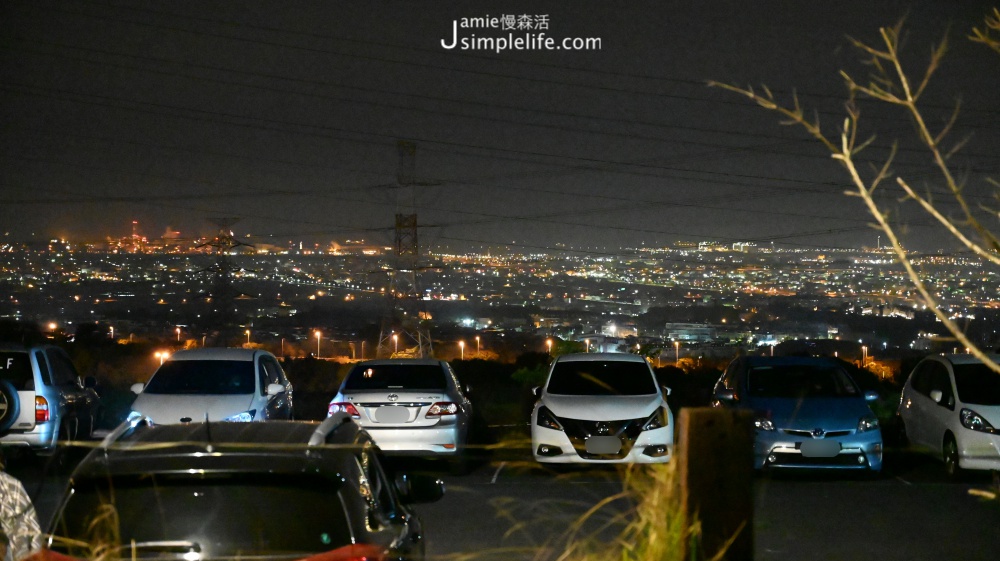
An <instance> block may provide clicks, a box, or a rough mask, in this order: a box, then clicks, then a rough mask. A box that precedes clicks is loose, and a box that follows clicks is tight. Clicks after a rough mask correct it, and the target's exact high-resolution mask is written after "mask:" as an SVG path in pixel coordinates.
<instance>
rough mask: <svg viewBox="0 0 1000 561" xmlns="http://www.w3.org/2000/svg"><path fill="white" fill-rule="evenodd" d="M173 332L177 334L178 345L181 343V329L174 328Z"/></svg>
mask: <svg viewBox="0 0 1000 561" xmlns="http://www.w3.org/2000/svg"><path fill="white" fill-rule="evenodd" d="M174 331H176V332H177V342H178V343H180V342H181V328H180V327H175V328H174Z"/></svg>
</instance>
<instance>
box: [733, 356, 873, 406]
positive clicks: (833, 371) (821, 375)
mask: <svg viewBox="0 0 1000 561" xmlns="http://www.w3.org/2000/svg"><path fill="white" fill-rule="evenodd" d="M747 391H748V392H749V394H750V395H751V396H753V397H778V398H802V397H857V396H859V395H860V390H858V387H857V386H856V385H855V384H854V381H853V380H851V377H850V376H848V375H847V373H846V372H844V370H842V369H840V368H836V367H831V366H817V365H798V364H795V365H773V366H759V367H755V368H751V369H750V371H749V372H747Z"/></svg>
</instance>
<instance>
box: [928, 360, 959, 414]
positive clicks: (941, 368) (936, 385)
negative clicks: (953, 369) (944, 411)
mask: <svg viewBox="0 0 1000 561" xmlns="http://www.w3.org/2000/svg"><path fill="white" fill-rule="evenodd" d="M932 364H933V365H934V366H933V367H932V368H929V369H928V371H927V372H928V376H927V378H928V381H929V384H930V385H929V387H930V391H934V390H937V391H940V392H941V401H940V403H941V404H942V405H945V406H948V407H954V406H955V395H954V392H952V390H951V377H950V376H948V368H947V367H946V366H945V365H943V364H941V363H940V362H934V363H932Z"/></svg>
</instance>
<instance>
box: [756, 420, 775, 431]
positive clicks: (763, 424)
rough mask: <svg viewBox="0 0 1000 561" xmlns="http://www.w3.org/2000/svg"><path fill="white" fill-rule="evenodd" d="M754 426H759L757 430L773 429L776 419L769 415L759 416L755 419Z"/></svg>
mask: <svg viewBox="0 0 1000 561" xmlns="http://www.w3.org/2000/svg"><path fill="white" fill-rule="evenodd" d="M753 426H755V427H757V430H766V431H773V430H774V421H772V420H771V419H768V418H767V417H757V418H756V419H754V420H753Z"/></svg>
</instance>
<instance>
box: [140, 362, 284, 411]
mask: <svg viewBox="0 0 1000 561" xmlns="http://www.w3.org/2000/svg"><path fill="white" fill-rule="evenodd" d="M132 391H133V392H134V393H136V394H138V396H137V397H136V399H135V402H133V404H132V411H131V412H130V413H129V415H128V418H129V419H137V418H140V417H146V418H148V419H150V420H151V422H153V423H156V424H169V423H190V422H198V421H205V420H208V421H235V422H250V421H267V420H271V419H286V420H287V419H291V418H292V417H293V404H292V383H291V382H289V381H288V378H287V377H286V376H285V372H284V370H282V369H281V364H279V363H278V359H277V358H275V357H274V355H273V354H271V353H269V352H267V351H261V350H257V349H230V348H205V349H190V350H184V351H178V352H176V353H174V354H173V355H172V356H170V357H169V358H168V359H167V360H166V361H164V362H163V364H162V365H160V367H159V368H158V369H157V370H156V372H154V373H153V376H152V377H150V379H149V382H147V383H146V384H141V383H139V384H134V385H133V386H132Z"/></svg>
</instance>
